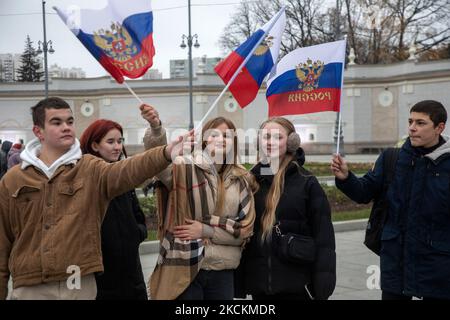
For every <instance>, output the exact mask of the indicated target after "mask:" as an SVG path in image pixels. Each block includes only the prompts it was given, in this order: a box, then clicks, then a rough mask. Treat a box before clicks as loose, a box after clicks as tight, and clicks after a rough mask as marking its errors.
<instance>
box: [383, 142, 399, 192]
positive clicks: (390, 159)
mask: <svg viewBox="0 0 450 320" xmlns="http://www.w3.org/2000/svg"><path fill="white" fill-rule="evenodd" d="M399 153H400V149H399V148H388V149H386V151H385V152H384V159H383V189H384V190H383V191H384V192H386V191H387V189H388V187H389V184H390V183H391V182H392V180H393V179H394V174H395V166H396V165H397V160H398V155H399Z"/></svg>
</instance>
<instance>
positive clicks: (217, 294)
mask: <svg viewBox="0 0 450 320" xmlns="http://www.w3.org/2000/svg"><path fill="white" fill-rule="evenodd" d="M233 277H234V270H219V271H215V270H200V271H199V273H198V274H197V276H196V277H195V279H194V281H193V282H192V283H191V284H190V285H189V287H187V288H186V290H184V292H183V293H182V294H180V295H179V296H178V298H177V300H233V296H234V286H233V280H234V278H233Z"/></svg>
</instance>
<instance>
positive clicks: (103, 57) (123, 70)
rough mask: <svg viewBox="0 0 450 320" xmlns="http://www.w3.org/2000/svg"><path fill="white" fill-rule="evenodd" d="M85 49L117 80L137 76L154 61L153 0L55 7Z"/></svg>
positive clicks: (114, 0)
mask: <svg viewBox="0 0 450 320" xmlns="http://www.w3.org/2000/svg"><path fill="white" fill-rule="evenodd" d="M54 9H55V10H56V12H57V13H58V15H59V16H60V17H61V19H62V20H63V21H64V23H65V24H66V25H67V26H68V27H69V29H70V30H71V31H72V32H73V33H74V34H75V36H76V37H77V38H78V40H80V41H81V43H83V45H84V46H85V47H86V49H88V50H89V52H90V53H91V54H92V55H93V56H94V58H95V59H97V60H98V62H100V64H101V65H102V66H103V67H104V68H105V69H106V71H108V72H109V73H110V74H111V76H112V77H113V78H114V79H116V81H117V82H118V83H123V81H124V76H126V77H128V78H138V77H140V76H142V75H144V74H145V72H146V71H147V70H148V68H150V67H151V66H152V64H153V56H154V55H155V48H154V46H153V14H152V9H151V2H150V0H133V1H123V0H108V1H107V5H106V7H104V8H103V9H100V10H93V9H84V8H80V7H79V6H75V5H72V6H69V7H68V8H67V9H61V8H58V7H54Z"/></svg>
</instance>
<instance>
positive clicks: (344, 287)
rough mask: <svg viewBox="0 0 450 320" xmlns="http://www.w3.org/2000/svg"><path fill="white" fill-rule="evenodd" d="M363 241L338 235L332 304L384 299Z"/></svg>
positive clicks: (151, 260)
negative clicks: (375, 286) (375, 285)
mask: <svg viewBox="0 0 450 320" xmlns="http://www.w3.org/2000/svg"><path fill="white" fill-rule="evenodd" d="M363 238H364V231H363V230H358V231H347V232H337V233H336V255H337V283H336V289H335V291H334V293H333V295H332V296H331V297H330V299H331V300H379V299H380V297H381V291H380V290H376V289H373V290H369V289H368V288H367V279H368V278H369V277H370V276H371V274H372V273H373V271H372V273H371V274H369V273H367V269H368V267H369V266H372V268H377V267H378V264H379V259H378V256H376V255H375V254H373V253H372V252H371V251H369V250H368V249H367V248H366V247H365V246H364V245H363V243H362V242H363ZM156 258H157V254H155V253H152V254H144V255H141V263H142V269H143V272H144V278H145V279H146V281H147V280H148V279H149V277H150V275H151V273H152V271H153V269H154V267H155V263H156ZM371 283H372V282H371ZM10 285H11V283H10Z"/></svg>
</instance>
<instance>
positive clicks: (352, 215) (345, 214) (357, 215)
mask: <svg viewBox="0 0 450 320" xmlns="http://www.w3.org/2000/svg"><path fill="white" fill-rule="evenodd" d="M369 215H370V209H363V210H356V211H341V212H333V213H332V215H331V220H333V222H336V221H346V220H356V219H366V218H369Z"/></svg>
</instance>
